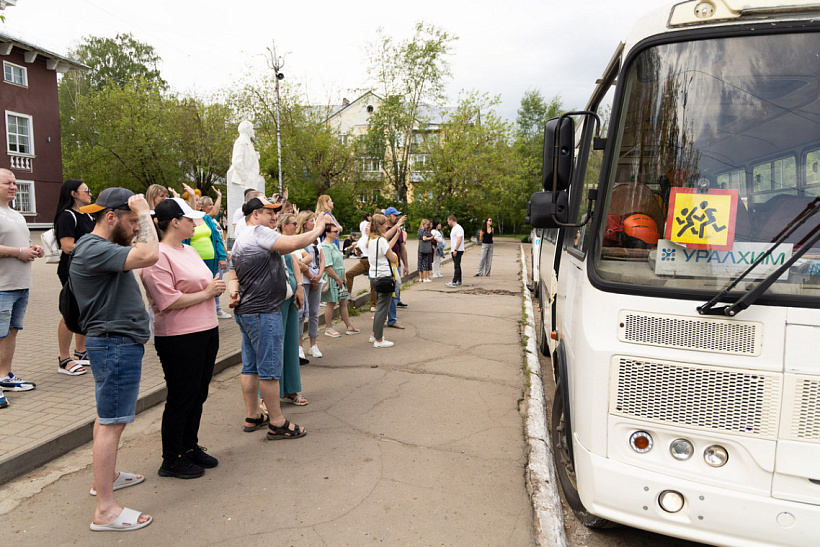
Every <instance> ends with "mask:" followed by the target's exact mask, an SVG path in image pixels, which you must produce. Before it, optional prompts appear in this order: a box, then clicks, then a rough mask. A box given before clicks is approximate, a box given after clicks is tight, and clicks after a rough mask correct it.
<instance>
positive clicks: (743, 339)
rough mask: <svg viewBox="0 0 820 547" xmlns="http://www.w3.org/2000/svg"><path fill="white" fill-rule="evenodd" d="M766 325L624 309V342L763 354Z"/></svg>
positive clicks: (620, 331) (620, 324)
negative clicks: (762, 346)
mask: <svg viewBox="0 0 820 547" xmlns="http://www.w3.org/2000/svg"><path fill="white" fill-rule="evenodd" d="M762 334H763V325H762V324H760V323H755V322H751V321H737V320H729V319H713V318H691V317H684V316H677V315H664V314H660V313H644V312H635V311H628V310H622V311H621V313H620V315H619V321H618V339H619V340H620V341H621V342H630V343H633V344H644V345H649V346H662V347H671V348H680V349H691V350H695V351H709V352H712V353H727V354H731V355H760V350H761V345H762V344H761V343H762V340H763V336H762Z"/></svg>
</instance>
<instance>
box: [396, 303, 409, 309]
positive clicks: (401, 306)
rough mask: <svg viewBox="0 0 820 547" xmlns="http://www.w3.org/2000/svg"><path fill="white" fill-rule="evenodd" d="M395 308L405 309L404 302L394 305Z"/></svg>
mask: <svg viewBox="0 0 820 547" xmlns="http://www.w3.org/2000/svg"><path fill="white" fill-rule="evenodd" d="M396 307H397V308H406V307H407V304H405V303H404V302H399V303H398V304H396Z"/></svg>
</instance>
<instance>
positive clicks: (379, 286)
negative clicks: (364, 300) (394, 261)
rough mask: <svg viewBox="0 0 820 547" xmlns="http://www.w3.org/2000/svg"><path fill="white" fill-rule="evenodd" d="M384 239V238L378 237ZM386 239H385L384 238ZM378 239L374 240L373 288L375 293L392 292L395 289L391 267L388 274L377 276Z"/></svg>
mask: <svg viewBox="0 0 820 547" xmlns="http://www.w3.org/2000/svg"><path fill="white" fill-rule="evenodd" d="M379 239H384V238H381V237H380V238H379ZM385 241H387V240H385ZM379 247H381V245H379V241H378V240H376V280H375V281H374V282H373V288H374V289H376V292H377V293H382V294H385V293H388V294H389V293H392V292H393V291H395V290H396V280H395V279H394V278H393V269H392V267H391V268H390V275H385V276H379Z"/></svg>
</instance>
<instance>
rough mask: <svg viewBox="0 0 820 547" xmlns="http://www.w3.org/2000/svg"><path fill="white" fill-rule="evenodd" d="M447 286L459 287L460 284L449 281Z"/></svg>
mask: <svg viewBox="0 0 820 547" xmlns="http://www.w3.org/2000/svg"><path fill="white" fill-rule="evenodd" d="M445 285H447V286H448V287H458V283H453V282H452V281H448V282H447V283H445Z"/></svg>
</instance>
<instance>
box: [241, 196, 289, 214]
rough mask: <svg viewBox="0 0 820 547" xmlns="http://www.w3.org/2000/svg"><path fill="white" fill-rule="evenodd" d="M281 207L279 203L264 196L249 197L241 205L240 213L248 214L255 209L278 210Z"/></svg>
mask: <svg viewBox="0 0 820 547" xmlns="http://www.w3.org/2000/svg"><path fill="white" fill-rule="evenodd" d="M281 208H282V204H281V203H271V202H269V201H268V200H267V199H265V198H251V199H250V200H248V203H246V204H245V205H243V206H242V214H243V215H245V216H248V215H249V214H251V213H253V212H254V211H256V210H257V209H273V210H274V211H278V210H279V209H281Z"/></svg>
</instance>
